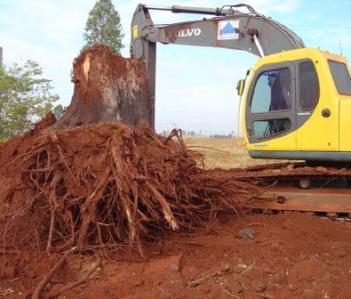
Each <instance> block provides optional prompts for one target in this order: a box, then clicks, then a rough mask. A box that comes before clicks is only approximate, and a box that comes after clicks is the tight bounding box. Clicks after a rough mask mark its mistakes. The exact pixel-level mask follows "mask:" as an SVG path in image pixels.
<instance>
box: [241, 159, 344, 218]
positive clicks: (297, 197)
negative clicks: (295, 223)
mask: <svg viewBox="0 0 351 299" xmlns="http://www.w3.org/2000/svg"><path fill="white" fill-rule="evenodd" d="M236 179H240V180H243V181H252V180H255V181H258V182H259V185H260V186H262V187H263V188H264V191H263V193H262V194H261V195H260V196H259V197H257V198H255V200H254V203H253V207H254V209H258V210H261V211H301V212H313V213H317V214H319V215H326V216H328V217H332V218H350V216H351V168H350V167H349V166H348V165H345V164H331V163H329V164H320V163H307V162H297V163H277V164H270V165H261V166H255V167H250V168H247V169H245V170H242V172H240V171H239V172H238V173H237V175H236Z"/></svg>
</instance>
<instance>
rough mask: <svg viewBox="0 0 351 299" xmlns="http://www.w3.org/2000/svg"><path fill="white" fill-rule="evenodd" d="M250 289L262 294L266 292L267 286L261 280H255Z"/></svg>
mask: <svg viewBox="0 0 351 299" xmlns="http://www.w3.org/2000/svg"><path fill="white" fill-rule="evenodd" d="M251 287H252V289H253V290H254V291H255V292H257V293H262V292H264V291H265V290H266V288H267V284H266V283H265V282H264V281H263V280H255V281H254V282H253V283H252V285H251Z"/></svg>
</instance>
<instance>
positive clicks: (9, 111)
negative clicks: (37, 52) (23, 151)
mask: <svg viewBox="0 0 351 299" xmlns="http://www.w3.org/2000/svg"><path fill="white" fill-rule="evenodd" d="M58 98H59V97H58V96H57V95H56V94H53V87H52V86H51V81H50V80H47V79H45V78H43V72H42V68H41V67H40V66H39V64H38V63H37V62H35V61H31V60H28V61H27V62H26V63H25V64H24V65H18V64H14V65H12V66H11V67H3V68H1V67H0V140H6V139H8V138H9V137H11V136H14V135H17V134H22V133H23V132H25V131H27V130H29V129H31V128H32V126H33V123H34V122H36V121H38V120H39V119H40V118H42V117H43V116H44V115H45V114H46V113H47V112H48V111H50V110H51V109H52V108H53V104H54V102H55V101H57V100H58Z"/></svg>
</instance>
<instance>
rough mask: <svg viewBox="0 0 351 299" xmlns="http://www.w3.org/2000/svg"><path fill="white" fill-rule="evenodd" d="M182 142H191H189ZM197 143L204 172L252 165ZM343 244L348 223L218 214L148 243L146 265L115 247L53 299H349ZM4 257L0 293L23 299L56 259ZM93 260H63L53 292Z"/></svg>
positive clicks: (349, 233) (216, 143) (350, 272)
mask: <svg viewBox="0 0 351 299" xmlns="http://www.w3.org/2000/svg"><path fill="white" fill-rule="evenodd" d="M190 141H191V142H190ZM186 142H187V143H188V144H190V145H192V144H193V145H194V140H193V139H191V140H186ZM196 142H200V144H201V145H199V144H195V145H196V146H197V147H198V148H196V150H200V151H203V152H204V153H205V154H206V163H207V164H206V165H207V167H209V168H213V167H225V168H231V167H238V166H247V165H253V164H255V163H256V162H255V161H252V160H250V158H249V157H248V156H247V155H246V153H245V151H244V149H240V151H239V150H238V151H237V148H234V147H232V148H231V147H230V146H231V142H233V141H230V140H229V139H228V140H225V139H223V140H221V139H219V140H215V139H208V140H207V139H202V140H200V139H198V140H196ZM194 149H195V148H194ZM350 239H351V223H350V222H348V221H347V220H340V221H333V220H331V219H325V218H321V217H317V216H313V215H310V214H306V213H298V212H295V213H287V212H285V213H280V214H277V215H263V214H254V213H250V214H248V215H242V216H241V217H234V216H232V215H222V216H221V217H220V218H219V221H218V222H216V223H212V224H211V225H209V226H208V227H207V228H204V229H202V230H198V231H196V232H195V233H194V234H192V235H191V236H190V235H182V234H180V233H172V234H170V235H169V236H168V237H167V238H166V239H163V240H159V242H156V243H153V244H148V245H147V246H146V248H145V249H146V250H145V253H146V255H147V256H148V260H147V261H142V260H141V259H140V258H139V257H138V255H137V254H136V253H135V252H131V251H130V249H129V248H127V247H125V248H121V249H120V250H119V251H118V252H116V253H115V257H116V258H115V259H113V260H107V259H103V262H102V264H101V265H98V267H97V269H96V271H95V272H94V274H93V275H92V276H91V277H90V279H88V280H87V281H86V283H84V284H82V285H80V286H78V287H76V288H74V289H72V290H69V291H67V292H65V293H64V296H61V297H60V298H94V299H97V298H217V299H219V298H323V299H327V298H351V285H350V283H349V282H350V279H351V258H350V254H351V246H350ZM6 259H11V265H12V266H9V267H7V268H6V271H5V276H4V277H0V296H2V298H26V295H27V294H28V290H33V288H35V286H36V285H38V283H39V281H40V280H41V279H42V275H43V273H47V272H48V271H49V270H50V269H51V268H52V267H53V265H54V264H55V263H56V262H57V261H58V259H59V257H58V256H56V255H55V254H52V256H51V257H47V256H46V255H45V254H41V255H38V254H37V253H31V254H30V255H29V254H26V253H23V252H22V253H20V254H19V253H16V252H13V253H12V254H10V255H7V256H6ZM6 259H5V260H4V256H3V257H0V263H2V264H3V265H4V264H6V263H7V262H8V260H7V261H6ZM39 260H40V263H38V261H39ZM43 260H45V261H46V263H43ZM96 261H97V259H96V258H95V257H94V256H89V255H81V256H78V255H70V256H69V257H68V261H67V263H66V264H65V266H64V267H63V269H62V271H60V272H59V273H58V275H56V276H55V277H54V279H53V284H54V285H53V287H52V290H53V291H55V290H58V289H61V288H62V287H63V286H64V285H69V284H70V283H73V282H75V281H79V280H80V279H81V278H83V277H84V276H85V275H86V274H87V273H88V272H89V271H90V270H91V269H92V268H94V267H95V266H96V263H97V262H96ZM36 264H38V265H40V268H38V267H37V268H36V267H35V265H36ZM13 265H15V266H13ZM29 298H30V297H29Z"/></svg>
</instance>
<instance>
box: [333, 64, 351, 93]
mask: <svg viewBox="0 0 351 299" xmlns="http://www.w3.org/2000/svg"><path fill="white" fill-rule="evenodd" d="M328 63H329V67H330V71H331V73H332V75H333V79H334V83H335V86H336V89H337V90H338V93H340V94H344V95H351V78H350V73H349V71H348V69H347V66H346V64H345V63H341V62H337V61H334V60H328Z"/></svg>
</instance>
